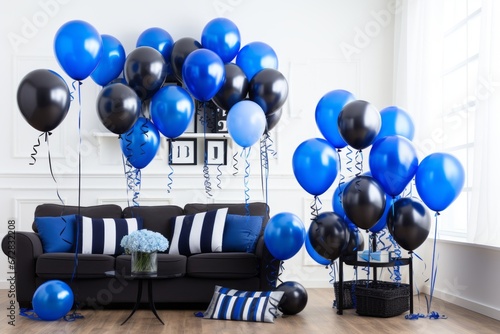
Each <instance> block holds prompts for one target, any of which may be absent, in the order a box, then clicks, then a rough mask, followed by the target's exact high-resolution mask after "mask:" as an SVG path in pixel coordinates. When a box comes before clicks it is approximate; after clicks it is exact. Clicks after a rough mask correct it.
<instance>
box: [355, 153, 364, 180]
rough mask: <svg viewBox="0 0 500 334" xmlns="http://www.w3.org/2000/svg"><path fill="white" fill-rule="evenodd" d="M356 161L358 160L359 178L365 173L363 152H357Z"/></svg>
mask: <svg viewBox="0 0 500 334" xmlns="http://www.w3.org/2000/svg"><path fill="white" fill-rule="evenodd" d="M355 160H356V165H355V166H356V176H359V175H361V173H363V151H361V150H359V151H356V156H355Z"/></svg>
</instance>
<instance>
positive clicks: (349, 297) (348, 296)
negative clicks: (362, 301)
mask: <svg viewBox="0 0 500 334" xmlns="http://www.w3.org/2000/svg"><path fill="white" fill-rule="evenodd" d="M369 282H370V281H368V280H362V279H359V280H357V281H344V282H343V283H342V287H343V290H344V294H343V304H342V309H343V310H347V309H350V308H355V307H356V285H359V284H362V285H366V284H368V283H369ZM339 285H340V284H339V282H334V283H333V288H334V289H335V300H334V302H333V307H335V308H338V305H339V302H338V300H339V290H340V287H339Z"/></svg>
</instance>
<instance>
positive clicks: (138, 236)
mask: <svg viewBox="0 0 500 334" xmlns="http://www.w3.org/2000/svg"><path fill="white" fill-rule="evenodd" d="M120 246H122V247H123V248H124V249H125V253H126V254H132V253H134V252H141V253H153V252H162V251H166V250H167V248H168V240H167V238H165V237H164V236H163V235H162V234H161V233H158V232H154V231H150V230H147V229H142V230H136V231H133V232H132V233H130V234H129V235H126V236H124V237H123V238H122V240H121V242H120Z"/></svg>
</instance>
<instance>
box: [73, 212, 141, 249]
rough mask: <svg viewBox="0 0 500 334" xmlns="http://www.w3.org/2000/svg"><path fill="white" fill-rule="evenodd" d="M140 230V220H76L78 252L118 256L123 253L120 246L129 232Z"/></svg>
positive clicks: (87, 218) (82, 218)
mask: <svg viewBox="0 0 500 334" xmlns="http://www.w3.org/2000/svg"><path fill="white" fill-rule="evenodd" d="M140 229H142V220H141V219H140V218H89V217H85V216H80V219H78V231H77V236H78V238H77V240H78V241H77V242H78V252H79V253H83V254H110V255H118V254H122V253H124V252H125V250H124V249H123V247H122V246H121V245H120V242H121V240H122V238H123V237H124V236H125V235H127V234H129V233H130V232H133V231H136V230H140Z"/></svg>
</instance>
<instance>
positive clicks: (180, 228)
mask: <svg viewBox="0 0 500 334" xmlns="http://www.w3.org/2000/svg"><path fill="white" fill-rule="evenodd" d="M226 215H227V208H221V209H218V210H212V211H208V212H200V213H196V214H192V215H184V216H178V217H175V219H174V218H172V220H173V233H172V240H171V242H170V249H169V251H168V253H169V254H182V255H186V256H189V255H191V254H198V253H209V252H222V236H223V234H224V225H225V222H226Z"/></svg>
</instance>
